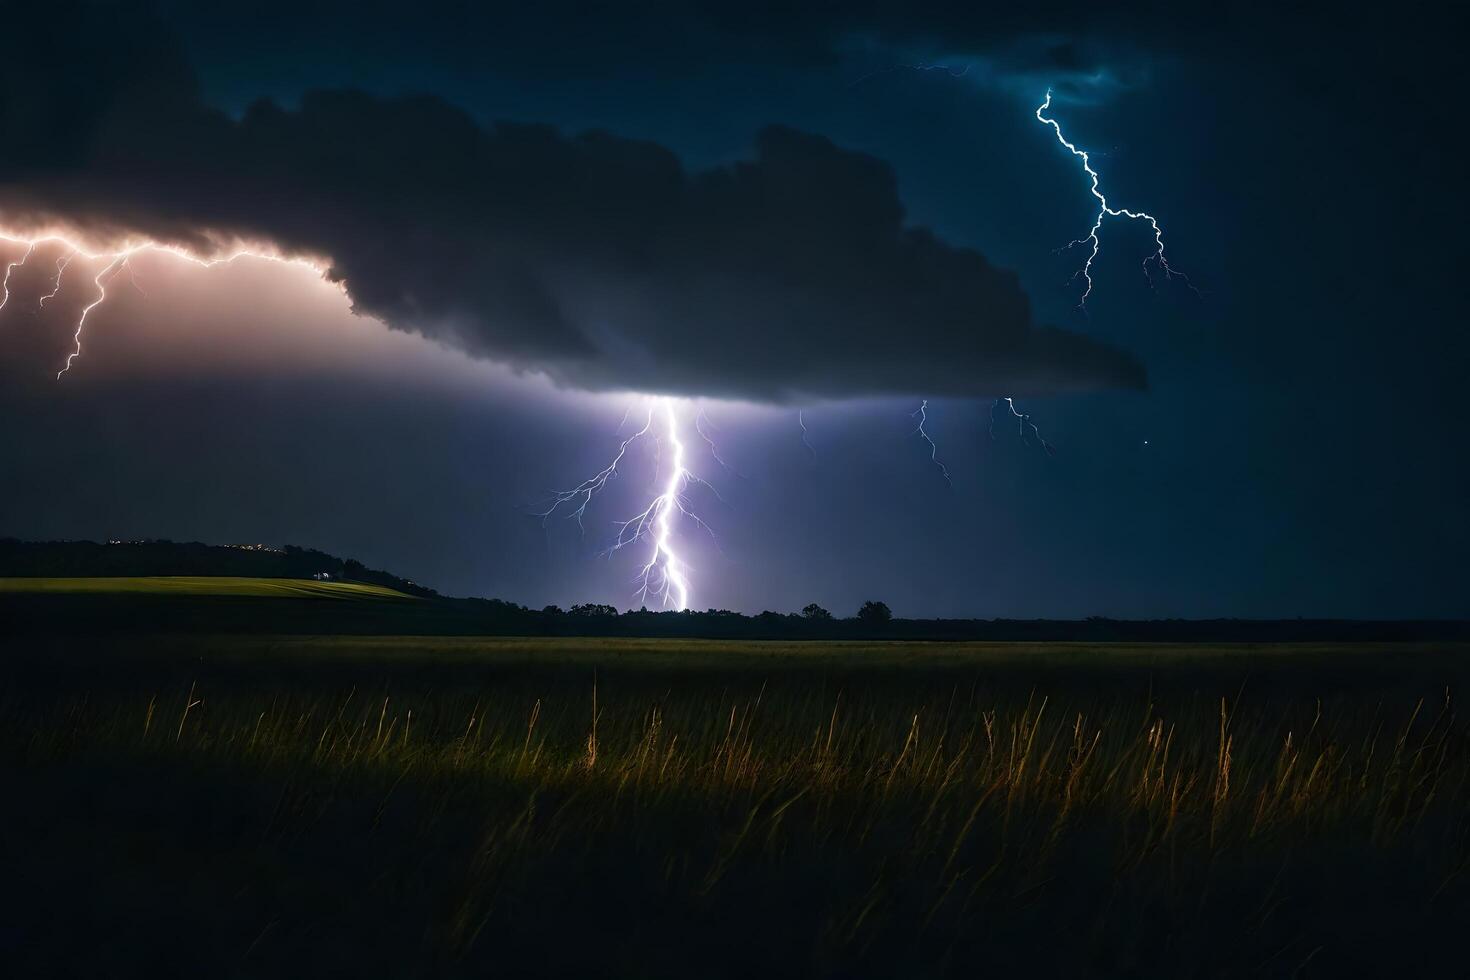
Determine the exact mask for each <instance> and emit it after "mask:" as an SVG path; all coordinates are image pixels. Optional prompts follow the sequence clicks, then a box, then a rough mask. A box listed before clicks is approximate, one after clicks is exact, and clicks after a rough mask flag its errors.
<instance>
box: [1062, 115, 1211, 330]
mask: <svg viewBox="0 0 1470 980" xmlns="http://www.w3.org/2000/svg"><path fill="white" fill-rule="evenodd" d="M1050 108H1051V89H1047V91H1046V99H1045V101H1043V102H1042V103H1041V105H1039V106H1037V107H1036V118H1037V120H1038V121H1040V122H1041V123H1043V124H1044V125H1047V126H1050V127H1051V128H1052V131H1053V132H1055V133H1056V134H1057V141H1058V142H1060V143H1061V144H1062V145H1063V146H1064V147H1066V148H1067V149H1068V150H1069V151H1070V152H1071V154H1072V155H1073V156H1075V157H1077V158H1078V159H1080V160H1081V161H1082V169H1083V170H1084V171H1086V172H1087V176H1088V177H1089V178H1090V180H1091V182H1092V183H1091V190H1092V196H1093V197H1095V198H1097V204H1098V211H1097V217H1096V218H1094V219H1093V222H1092V228H1091V229H1090V230H1089V231H1088V233H1087V237H1086V238H1079V239H1077V240H1076V241H1073V242H1070V243H1069V244H1067V245H1066V246H1065V247H1064V248H1073V247H1075V246H1077V245H1091V246H1092V247H1091V250H1090V251H1089V252H1088V255H1087V261H1086V262H1085V263H1083V265H1082V268H1081V269H1079V270H1078V272H1077V275H1079V276H1081V277H1082V278H1083V280H1084V281H1086V283H1087V286H1086V288H1085V289H1083V291H1082V298H1081V299H1080V300H1078V301H1077V306H1078V308H1079V309H1083V310H1085V309H1086V308H1087V297H1088V296H1090V295H1092V263H1093V261H1094V260H1096V259H1097V253H1098V250H1099V249H1101V248H1102V239H1100V238H1099V237H1098V232H1099V231H1100V230H1101V229H1102V223H1103V219H1104V218H1107V217H1114V218H1131V219H1133V220H1135V221H1147V222H1148V224H1149V227H1151V228H1152V229H1153V231H1154V250H1153V252H1151V253H1149V255H1147V256H1146V257H1145V258H1144V260H1143V274H1144V276H1145V277H1147V278H1148V281H1149V282H1150V284H1152V282H1153V275H1152V273H1150V272H1149V268H1148V264H1149V263H1150V262H1153V263H1155V264H1157V265H1158V267H1159V268H1160V269H1162V270H1163V271H1164V275H1165V276H1166V277H1167V278H1169V279H1175V278H1178V279H1183V280H1184V284H1185V285H1186V286H1188V287H1189V288H1190V290H1192V291H1193V292H1194V294H1195V295H1196V296H1198V295H1199V290H1198V289H1195V288H1194V283H1192V282H1190V281H1189V277H1188V276H1186V275H1185V274H1184V273H1182V272H1179V271H1178V270H1176V269H1175V268H1174V267H1173V266H1171V265H1170V264H1169V260H1168V258H1167V257H1166V256H1165V255H1164V232H1163V229H1161V228H1160V227H1159V222H1158V219H1156V218H1155V217H1154V216H1153V215H1151V214H1149V213H1148V212H1146V211H1130V210H1128V209H1127V208H1115V207H1112V206H1111V205H1109V204H1108V199H1107V198H1106V197H1105V196H1103V192H1102V189H1101V188H1100V187H1099V186H1098V183H1099V181H1100V180H1101V178H1100V177H1099V176H1098V173H1097V171H1096V170H1094V169H1092V161H1091V160H1090V158H1089V157H1088V154H1087V151H1086V150H1080V149H1078V148H1077V146H1076V145H1075V144H1074V143H1072V142H1071V141H1070V140H1068V139H1067V137H1065V136H1063V135H1062V127H1061V126H1060V125H1059V124H1058V123H1057V121H1056V120H1055V119H1052V118H1049V117H1047V116H1044V115H1042V113H1043V112H1046V111H1047V110H1048V109H1050Z"/></svg>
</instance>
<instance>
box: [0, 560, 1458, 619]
mask: <svg viewBox="0 0 1470 980" xmlns="http://www.w3.org/2000/svg"><path fill="white" fill-rule="evenodd" d="M320 572H328V573H330V574H331V575H332V577H333V578H341V579H344V580H347V581H355V582H366V583H371V584H374V585H382V586H386V587H388V588H392V589H396V590H398V591H400V592H404V593H407V594H408V595H412V596H418V597H420V598H421V599H423V600H425V601H422V602H409V601H407V600H400V601H398V602H353V603H342V602H329V601H323V602H316V603H313V602H294V603H293V602H281V601H279V600H271V599H262V600H258V601H254V602H249V601H239V600H232V601H217V602H204V601H200V600H188V599H176V598H175V599H170V598H166V597H153V598H144V597H136V596H121V597H113V598H97V599H94V600H87V603H86V605H87V608H86V615H84V616H78V615H77V612H78V609H79V608H80V607H79V605H78V601H79V600H77V599H76V598H74V597H67V596H56V597H47V596H36V595H15V596H10V597H7V596H6V595H5V594H4V593H0V633H4V632H6V631H7V629H8V630H11V631H20V632H24V631H28V630H52V629H56V628H58V627H60V628H66V629H83V630H89V631H90V630H96V631H111V630H132V629H139V630H156V629H158V628H159V625H160V624H162V623H167V624H168V626H169V628H170V629H184V630H195V629H197V630H205V631H239V632H276V631H279V632H305V633H347V634H370V633H401V634H406V635H455V634H461V635H485V636H493V635H505V636H608V637H630V638H631V637H684V638H706V639H728V640H760V639H772V640H782V639H784V640H863V639H889V640H934V641H956V640H978V641H1025V642H1047V641H1057V640H1070V641H1076V642H1088V643H1102V642H1110V641H1128V642H1159V643H1168V642H1174V643H1185V642H1187V643H1201V642H1230V643H1259V642H1291V641H1315V642H1327V641H1375V642H1384V641H1407V640H1419V641H1429V640H1435V641H1442V640H1470V622H1465V621H1455V620H1431V621H1387V620H1383V621H1373V620H1323V619H1288V620H1248V619H1211V620H1184V619H1158V620H1117V619H1109V618H1106V617H1101V616H1093V617H1089V618H1087V619H1076V620H1047V619H1029V620H1026V619H901V618H895V617H894V615H893V612H892V610H890V609H889V607H888V606H887V605H886V604H885V603H883V602H880V601H878V600H870V601H868V602H864V603H863V604H862V605H861V606H860V607H859V608H858V609H857V610H856V613H855V615H853V616H850V617H845V618H839V617H838V616H835V615H833V613H831V612H830V611H828V610H827V609H825V608H823V607H822V606H820V605H818V604H816V603H810V604H808V605H806V606H805V607H803V608H802V610H801V612H799V613H781V612H772V611H766V612H762V613H758V614H756V615H753V616H748V615H744V614H742V613H737V612H732V611H730V610H728V609H707V610H704V611H703V612H698V611H694V610H689V611H686V612H672V611H654V610H649V609H638V610H634V611H631V612H625V613H620V612H619V611H618V610H617V609H616V608H615V607H613V606H610V605H606V604H602V603H581V604H578V605H574V606H572V607H571V608H569V609H562V608H560V607H559V606H546V607H544V608H542V609H531V608H528V607H526V606H522V605H518V604H516V603H513V602H505V601H503V600H499V599H466V598H449V597H444V596H440V595H439V594H438V593H436V592H434V591H433V590H432V589H426V588H424V587H422V586H419V585H416V584H415V583H413V582H410V581H408V580H406V579H402V578H399V577H397V576H395V575H391V574H389V573H387V572H383V571H378V570H376V569H370V568H366V567H365V566H363V565H362V564H361V563H360V562H357V561H354V560H352V559H341V558H337V557H335V556H333V555H329V554H327V553H325V552H322V551H317V550H314V549H310V548H298V547H293V546H289V545H288V546H286V547H285V548H281V549H279V550H276V549H262V548H260V547H258V546H241V547H230V546H216V545H205V544H199V543H197V542H194V543H187V544H179V543H175V542H170V541H143V542H126V543H117V544H105V545H104V544H96V543H94V542H85V541H67V542H23V541H16V540H13V539H0V577H74V576H75V577H93V576H148V575H205V576H213V575H226V576H244V577H272V578H311V577H313V576H315V575H316V574H318V573H320Z"/></svg>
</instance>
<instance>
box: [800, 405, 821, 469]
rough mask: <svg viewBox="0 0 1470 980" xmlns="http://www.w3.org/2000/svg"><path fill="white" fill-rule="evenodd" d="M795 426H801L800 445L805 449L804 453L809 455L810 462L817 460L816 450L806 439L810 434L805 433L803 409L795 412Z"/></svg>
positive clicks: (804, 413)
mask: <svg viewBox="0 0 1470 980" xmlns="http://www.w3.org/2000/svg"><path fill="white" fill-rule="evenodd" d="M796 424H797V425H799V426H801V444H802V445H803V446H805V447H806V451H807V452H808V453H810V454H811V457H812V460H813V461H815V460H816V458H817V450H816V447H815V446H813V445H812V441H811V440H810V439H808V438H807V436H809V435H810V433H809V432H808V431H807V428H806V412H805V411H804V410H803V409H797V410H796Z"/></svg>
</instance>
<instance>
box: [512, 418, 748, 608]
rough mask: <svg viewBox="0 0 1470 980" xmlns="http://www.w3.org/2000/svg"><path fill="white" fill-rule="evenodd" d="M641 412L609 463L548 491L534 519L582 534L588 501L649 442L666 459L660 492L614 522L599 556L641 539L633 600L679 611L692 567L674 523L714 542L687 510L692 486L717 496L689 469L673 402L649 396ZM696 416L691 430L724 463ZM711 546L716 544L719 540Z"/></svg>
mask: <svg viewBox="0 0 1470 980" xmlns="http://www.w3.org/2000/svg"><path fill="white" fill-rule="evenodd" d="M644 408H645V410H644V421H643V426H642V427H641V428H640V429H638V431H637V432H634V433H633V434H632V435H630V436H628V437H627V438H626V439H624V440H623V441H622V442H621V443H620V444H619V445H618V450H617V453H616V454H615V455H614V456H613V459H612V462H610V463H608V465H607V466H605V467H603V468H602V469H601V470H599V471H598V472H597V473H595V474H593V475H592V476H590V477H588V478H587V479H585V480H583V481H582V482H581V483H579V484H577V485H576V486H574V487H572V488H570V489H567V490H557V491H553V492H552V494H551V498H550V506H548V507H547V508H546V509H545V510H544V511H541V512H540V514H539V515H538V516H540V517H541V519H542V524H543V526H544V525H546V524H548V523H549V522H550V521H551V519H552V518H553V517H556V516H558V515H560V516H562V517H564V518H568V519H575V520H576V521H577V526H578V527H579V528H582V529H584V530H585V523H584V519H585V517H586V513H587V507H588V505H589V504H591V503H592V500H593V498H594V497H596V496H597V495H598V494H600V493H601V492H602V491H603V490H604V489H606V487H607V485H608V483H609V482H610V481H611V480H613V479H614V478H616V477H617V475H618V467H619V466H620V465H622V463H623V461H624V459H625V458H626V457H627V455H628V451H629V449H631V448H632V447H633V445H634V444H636V443H638V442H640V441H643V440H651V441H652V442H653V443H654V444H655V446H656V447H657V449H658V451H659V455H660V456H661V457H662V456H665V455H666V456H667V458H668V462H667V472H666V473H665V474H664V477H663V485H662V489H661V490H660V491H659V493H658V494H657V495H656V496H655V497H654V498H653V499H652V500H651V501H649V503H648V505H647V506H646V507H644V508H643V510H641V511H640V512H638V513H637V514H635V515H633V516H632V517H630V518H627V519H626V520H620V521H616V522H614V525H613V526H614V528H615V529H616V533H615V535H614V538H613V542H612V544H611V545H609V546H608V547H607V548H606V549H605V550H604V552H603V554H604V555H612V554H613V553H615V552H618V551H621V550H623V549H624V548H628V547H631V546H633V545H635V544H637V543H638V542H640V541H646V542H647V543H648V544H649V548H650V550H649V553H648V557H647V560H646V561H645V562H644V563H643V564H642V565H641V566H640V567H639V569H638V573H637V575H636V576H635V582H636V583H637V588H636V589H635V590H634V593H633V594H634V596H635V597H637V599H638V601H639V602H640V603H642V604H645V605H646V604H647V602H648V600H649V598H650V597H652V598H653V599H655V600H657V601H658V603H659V604H660V605H662V606H664V607H665V608H672V609H675V610H678V611H683V610H685V609H688V608H689V595H690V590H691V580H690V578H691V569H690V566H689V563H688V561H687V560H686V559H684V558H683V557H681V556H680V554H679V552H678V550H677V546H676V541H675V535H676V525H677V524H678V523H679V521H681V520H687V521H689V522H690V523H692V524H693V525H695V526H696V527H697V528H699V529H700V530H702V531H704V532H706V533H708V534H709V535H710V536H711V538H713V537H714V531H713V530H712V529H711V528H710V526H709V525H708V524H707V523H705V521H704V520H703V519H702V518H701V517H700V516H699V515H698V514H696V513H695V512H694V511H693V510H692V509H691V505H690V501H689V498H688V491H689V488H690V486H691V485H692V484H697V485H699V486H701V487H704V488H706V489H708V490H709V491H710V492H711V493H713V494H714V495H715V496H716V497H717V498H718V497H719V492H718V491H716V490H715V488H714V487H713V486H711V485H710V484H709V483H708V482H707V481H706V480H704V479H702V478H701V477H700V476H698V475H697V474H695V473H694V471H693V470H691V469H690V467H689V463H688V460H687V454H686V450H685V447H684V441H683V439H682V438H681V437H680V428H681V425H680V420H679V413H678V409H677V406H676V404H675V400H674V399H673V398H669V397H667V396H655V397H651V398H649V399H648V402H647V404H646V405H645V406H644ZM699 418H700V416H699V415H696V416H695V420H694V424H693V427H694V429H695V431H696V432H698V433H699V435H700V437H701V438H702V439H704V440H705V441H706V442H707V443H709V445H710V451H711V454H712V455H713V456H714V458H715V459H716V460H719V461H720V463H721V465H722V466H723V465H724V461H723V460H721V459H720V457H719V455H718V453H717V452H716V451H715V447H714V443H713V442H711V441H710V439H709V437H708V436H707V435H706V434H705V432H704V429H703V428H702V426H701V423H700V421H699ZM660 468H662V467H661V466H660ZM716 545H717V546H718V541H716Z"/></svg>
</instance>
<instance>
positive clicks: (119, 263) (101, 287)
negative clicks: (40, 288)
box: [56, 255, 128, 381]
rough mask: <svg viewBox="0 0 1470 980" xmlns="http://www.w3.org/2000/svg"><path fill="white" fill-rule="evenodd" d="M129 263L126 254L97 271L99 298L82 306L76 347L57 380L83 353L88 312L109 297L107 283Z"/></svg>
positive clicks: (76, 335)
mask: <svg viewBox="0 0 1470 980" xmlns="http://www.w3.org/2000/svg"><path fill="white" fill-rule="evenodd" d="M127 264H128V257H127V256H125V255H124V256H122V257H120V258H117V259H114V260H113V261H112V264H111V265H109V266H106V267H105V268H103V270H102V271H101V272H99V273H97V275H96V276H95V277H94V278H93V279H92V282H94V283H96V284H97V298H96V299H94V300H92V302H90V303H88V304H87V305H86V306H84V307H82V315H81V316H79V317H77V329H76V333H74V334H73V335H72V340H73V342H75V344H76V347H75V349H73V350H72V352H71V353H70V354H68V355H66V363H65V364H63V365H62V366H61V370H60V371H57V372H56V380H57V381H60V380H61V376H62V375H63V374H65V373H66V372H68V371H70V370H71V362H72V361H74V360H76V359H77V358H78V357H80V356H81V354H82V327H83V326H84V325H85V324H86V322H87V314H88V313H91V312H92V311H93V310H95V309H96V308H97V307H99V306H101V305H102V301H103V300H105V299H107V283H108V282H112V280H113V278H114V277H115V276H116V275H117V274H118V273H119V272H121V271H122V267H123V266H125V265H127ZM109 272H110V273H112V275H108V273H109ZM103 277H106V279H107V282H103V281H102V280H103Z"/></svg>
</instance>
